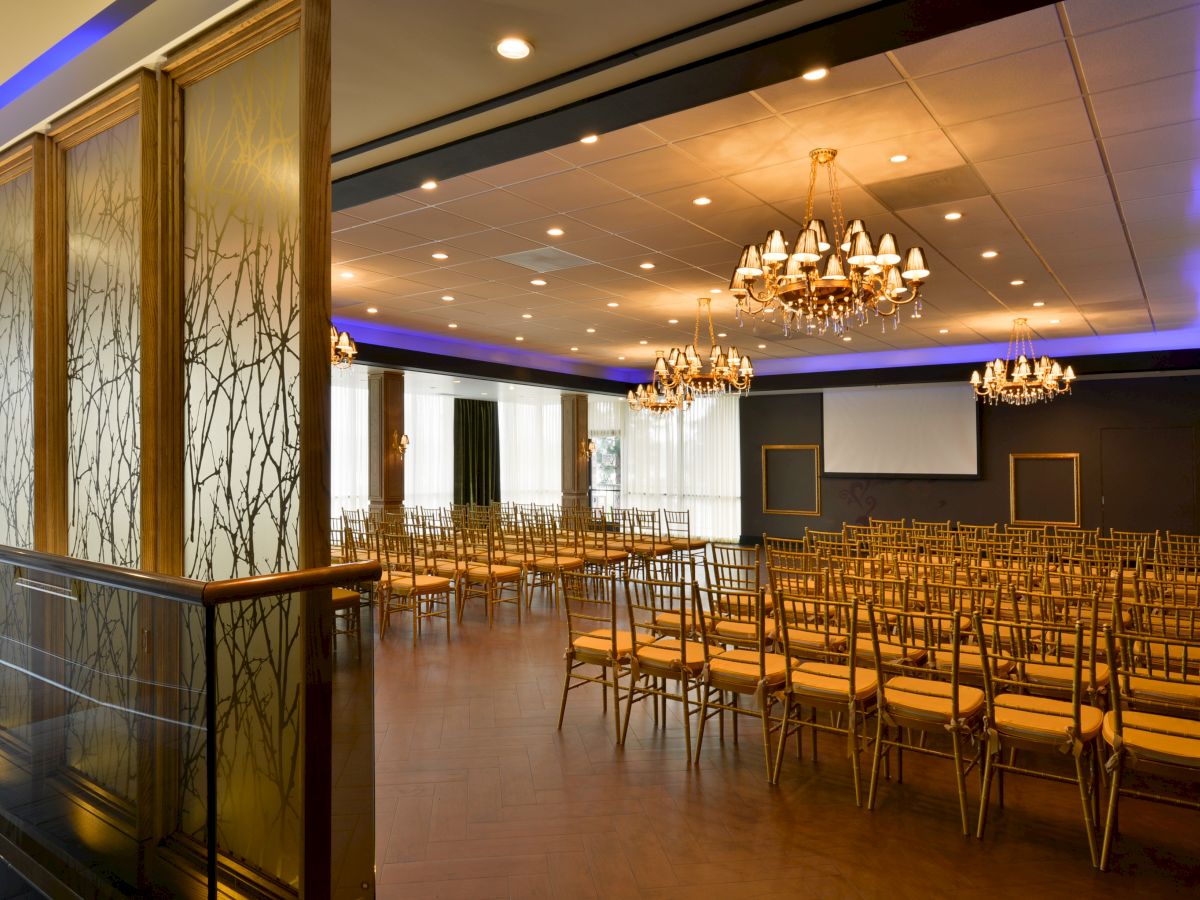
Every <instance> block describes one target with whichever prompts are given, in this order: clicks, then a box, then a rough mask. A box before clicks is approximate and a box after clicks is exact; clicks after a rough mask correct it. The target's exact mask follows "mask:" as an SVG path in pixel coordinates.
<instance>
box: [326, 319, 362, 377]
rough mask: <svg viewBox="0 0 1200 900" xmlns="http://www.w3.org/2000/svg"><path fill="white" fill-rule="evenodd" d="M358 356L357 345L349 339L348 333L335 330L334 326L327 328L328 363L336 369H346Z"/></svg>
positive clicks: (352, 339)
mask: <svg viewBox="0 0 1200 900" xmlns="http://www.w3.org/2000/svg"><path fill="white" fill-rule="evenodd" d="M356 356H358V344H356V343H354V338H352V337H350V332H348V331H342V332H339V331H338V330H337V326H336V325H330V326H329V363H330V365H332V366H333V367H334V368H337V369H348V368H350V366H352V365H353V364H354V358H355V357H356Z"/></svg>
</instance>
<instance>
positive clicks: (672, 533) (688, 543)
mask: <svg viewBox="0 0 1200 900" xmlns="http://www.w3.org/2000/svg"><path fill="white" fill-rule="evenodd" d="M662 517H663V537H664V538H665V539H666V541H667V543H668V544H670V545H671V552H672V554H673V555H675V556H698V557H699V558H700V559H704V556H705V550H706V549H707V547H708V541H706V540H704V538H698V537H696V536H695V535H693V534H692V514H691V511H690V510H686V509H684V510H669V509H664V510H663V511H662Z"/></svg>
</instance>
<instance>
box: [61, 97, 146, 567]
mask: <svg viewBox="0 0 1200 900" xmlns="http://www.w3.org/2000/svg"><path fill="white" fill-rule="evenodd" d="M140 167H141V149H140V141H139V119H138V117H137V116H134V117H132V118H130V119H126V120H125V121H124V122H121V123H120V124H119V125H115V126H113V127H112V128H109V129H108V130H106V131H103V132H101V133H100V134H98V135H96V136H95V137H93V138H90V139H89V140H87V141H84V142H83V143H82V144H80V145H78V146H77V147H73V148H71V149H69V150H67V152H66V194H67V347H68V357H67V395H68V400H67V410H68V412H67V423H68V426H67V427H68V432H67V434H68V437H67V454H68V461H67V467H68V468H67V483H68V485H69V496H70V527H69V532H68V551H69V553H70V554H71V555H72V556H76V557H81V558H83V559H91V560H95V561H96V562H103V563H112V564H114V565H123V566H137V565H138V564H139V562H140V560H141V535H140V528H139V515H140V512H139V509H140V508H139V502H140V486H141V484H140V483H141V440H140V430H141V416H140V403H141V400H140V398H141V386H140V368H141V360H140V354H141V327H140V317H141V296H140V295H141V277H140V267H141V240H140V229H141V190H140Z"/></svg>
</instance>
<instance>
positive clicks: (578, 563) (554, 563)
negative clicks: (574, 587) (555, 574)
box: [533, 556, 583, 571]
mask: <svg viewBox="0 0 1200 900" xmlns="http://www.w3.org/2000/svg"><path fill="white" fill-rule="evenodd" d="M533 565H534V567H535V568H538V569H541V570H543V571H557V570H558V569H581V568H583V560H582V559H580V558H579V557H578V556H539V557H537V558H536V559H535V560H534V561H533Z"/></svg>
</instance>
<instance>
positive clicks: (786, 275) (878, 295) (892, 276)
mask: <svg viewBox="0 0 1200 900" xmlns="http://www.w3.org/2000/svg"><path fill="white" fill-rule="evenodd" d="M836 157H837V151H836V150H833V149H829V148H824V147H822V148H818V149H816V150H813V151H812V152H811V153H809V158H810V159H811V161H812V165H811V169H810V173H809V182H808V204H807V207H806V209H805V217H804V227H803V228H802V229H801V230H800V233H799V234H798V235H796V239H795V240H794V241H793V242H792V244H791V247H790V248H789V246H788V244H787V241H786V240H785V238H784V235H783V232H782V231H780V230H779V229H777V228H775V229H772V230H771V231H769V232H767V236H766V238H765V239H764V240H763V242H762V243H761V244H747V245H746V246H745V247H744V248H743V249H742V255H741V257H740V258H739V259H738V264H737V266H736V268H735V269H734V272H733V276H732V277H731V279H730V281H729V292H730V293H731V294H732V295H733V297H734V299H735V301H736V302H737V316H738V320H739V322H740V321H742V318H743V316H750V317H753V318H761V319H765V320H768V321H777V322H779V323H780V324H781V325H782V326H783V333H784V334H785V335H787V334H790V333H791V331H792V330H793V329H803V331H804V332H805V333H806V334H824V333H825V332H826V331H830V330H831V331H833V333H834V334H840V333H842V332H843V331H845V329H846V328H847V327H849V326H851V325H854V324H857V325H862V324H863V323H865V322H866V320H867V318H868V317H869V316H871V315H874V316H877V317H879V318H882V319H884V320H885V324H886V321H887V320H890V321H891V322H892V324H893V326H894V325H895V324H896V322H897V320H898V318H899V310H900V307H901V306H907V305H910V304H911V305H912V310H913V316H914V317H915V318H919V317H920V309H921V284H922V282H923V281H924V280H925V279H926V278H928V277H929V268H928V266H927V265H926V264H925V253H924V251H923V250H922V249H921V248H920V247H910V248H908V249H907V250H906V251H905V252H904V253H901V252H900V247H899V244H898V242H897V240H896V236H895V235H894V234H891V233H890V232H889V233H885V234H883V235H881V236H880V238H879V242H878V243H875V242H874V241H873V240H872V238H871V233H870V231H869V230H868V229H867V223H866V222H864V221H863V220H862V219H851V220H850V221H849V222H846V219H845V214H844V212H843V210H842V201H841V195H840V193H839V190H838V181H837V169H836V167H835V166H834V159H835V158H836ZM822 171H824V172H825V174H826V176H827V179H828V183H829V199H830V204H831V207H832V218H831V219H830V223H831V225H830V226H827V225H826V222H825V221H824V220H822V219H817V218H814V217H813V204H814V200H815V196H816V188H817V181H818V178H819V176H820V173H821V172H822ZM826 254H828V256H826ZM823 257H824V259H823Z"/></svg>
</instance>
